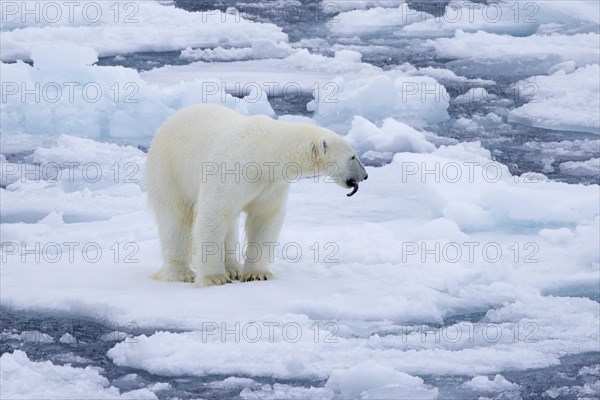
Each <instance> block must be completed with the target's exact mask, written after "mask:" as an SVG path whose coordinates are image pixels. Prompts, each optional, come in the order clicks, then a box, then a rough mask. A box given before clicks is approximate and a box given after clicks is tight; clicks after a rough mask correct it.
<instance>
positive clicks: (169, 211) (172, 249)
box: [153, 205, 194, 282]
mask: <svg viewBox="0 0 600 400" xmlns="http://www.w3.org/2000/svg"><path fill="white" fill-rule="evenodd" d="M192 215H193V209H192V207H191V206H189V205H181V207H176V208H169V207H161V208H160V212H157V213H156V219H157V223H158V230H159V234H160V242H161V247H162V253H163V257H164V264H163V266H162V268H161V269H160V271H158V272H157V273H156V274H154V275H153V278H154V279H156V280H160V281H172V282H194V273H193V272H192V270H191V269H190V268H189V266H190V262H191V257H190V250H191V226H192V224H191V223H192V220H193V217H192Z"/></svg>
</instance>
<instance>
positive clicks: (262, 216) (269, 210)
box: [240, 186, 289, 282]
mask: <svg viewBox="0 0 600 400" xmlns="http://www.w3.org/2000/svg"><path fill="white" fill-rule="evenodd" d="M288 187H289V186H286V187H284V188H283V189H282V190H279V191H270V192H269V193H268V194H267V195H265V196H262V198H261V199H258V200H257V201H256V202H255V203H254V204H252V206H251V207H248V209H247V213H248V217H247V219H246V236H247V238H248V245H247V246H246V254H245V256H246V259H245V262H244V269H243V271H242V277H241V279H240V280H241V281H242V282H249V281H267V280H271V279H275V277H274V276H273V274H272V273H271V272H269V266H270V264H271V262H272V260H271V258H272V256H273V249H274V246H275V245H276V243H277V239H278V237H279V232H280V231H281V226H282V224H283V219H284V216H285V202H286V199H287V189H288Z"/></svg>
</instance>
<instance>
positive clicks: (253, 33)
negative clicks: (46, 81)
mask: <svg viewBox="0 0 600 400" xmlns="http://www.w3.org/2000/svg"><path fill="white" fill-rule="evenodd" d="M48 3H52V4H51V6H52V8H53V10H52V11H53V12H56V13H58V16H59V17H60V18H59V19H58V20H56V21H53V22H52V23H48V22H49V18H39V15H43V14H41V13H42V12H43V11H42V10H43V8H44V7H48ZM14 4H15V6H16V10H14V11H15V12H14V14H13V11H12V10H10V12H9V15H8V18H10V20H7V22H6V23H5V24H3V26H2V30H3V32H2V52H1V54H0V59H1V60H2V61H14V60H18V59H20V60H24V61H28V60H30V58H31V57H30V56H31V49H32V48H36V47H38V46H42V47H43V46H46V45H49V44H56V43H58V44H62V43H70V44H74V45H79V46H86V47H90V48H93V49H95V50H96V51H97V52H98V54H99V55H100V56H101V57H104V56H112V55H119V54H126V53H132V52H139V51H170V50H183V49H185V48H187V47H216V46H223V47H250V46H252V45H253V43H255V42H257V41H261V42H262V43H264V41H265V40H266V41H272V42H274V43H277V42H287V40H288V39H287V35H286V34H285V33H283V32H282V29H281V28H280V27H278V26H276V25H274V24H270V23H254V22H250V21H248V20H246V19H244V18H243V17H241V16H240V15H239V13H236V14H227V13H222V12H221V11H218V10H207V11H202V12H188V11H185V10H183V9H181V8H176V7H172V6H163V5H160V4H159V3H158V2H155V1H136V2H129V3H115V4H112V3H110V4H109V3H106V2H93V1H86V2H82V3H78V4H76V5H74V6H73V5H69V4H67V3H63V2H47V1H45V2H36V3H35V4H34V5H33V7H37V8H38V10H39V11H38V13H37V18H36V13H35V12H34V13H30V14H24V13H23V10H20V9H19V7H20V6H19V4H17V3H14ZM22 4H25V3H22ZM115 5H116V6H117V7H115ZM23 7H25V6H24V5H23ZM87 9H91V10H87ZM54 10H56V11H54ZM86 10H87V11H86ZM3 11H4V9H3ZM86 12H89V13H90V14H91V15H92V16H91V17H90V16H86V14H85V13H86ZM94 12H96V13H97V16H96V15H95V14H93V13H94ZM51 15H54V14H51ZM3 18H4V13H3ZM53 19H54V18H53ZM36 20H37V21H36Z"/></svg>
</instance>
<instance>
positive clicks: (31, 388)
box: [0, 350, 157, 400]
mask: <svg viewBox="0 0 600 400" xmlns="http://www.w3.org/2000/svg"><path fill="white" fill-rule="evenodd" d="M0 363H1V364H2V373H1V374H0V393H1V396H2V398H6V399H8V398H10V399H33V398H40V399H41V398H43V399H86V398H94V399H145V400H149V399H157V397H156V395H154V393H152V392H151V391H149V390H147V389H141V390H136V391H132V392H128V393H123V394H121V393H120V392H119V389H117V388H116V387H114V386H110V385H109V382H108V380H107V379H106V378H105V377H103V376H102V375H100V374H99V373H98V371H96V370H95V369H93V368H90V367H86V368H74V367H71V366H67V365H64V366H61V365H54V364H53V363H52V362H50V361H43V362H34V361H30V360H29V358H28V357H27V354H25V352H23V351H20V350H15V352H14V353H4V354H2V357H0Z"/></svg>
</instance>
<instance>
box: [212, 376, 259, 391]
mask: <svg viewBox="0 0 600 400" xmlns="http://www.w3.org/2000/svg"><path fill="white" fill-rule="evenodd" d="M207 386H208V387H211V388H216V389H235V388H246V387H252V388H255V387H258V386H260V384H259V383H258V382H256V381H255V380H254V379H250V378H239V377H237V376H230V377H229V378H226V379H223V380H222V381H215V382H210V383H208V384H207Z"/></svg>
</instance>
